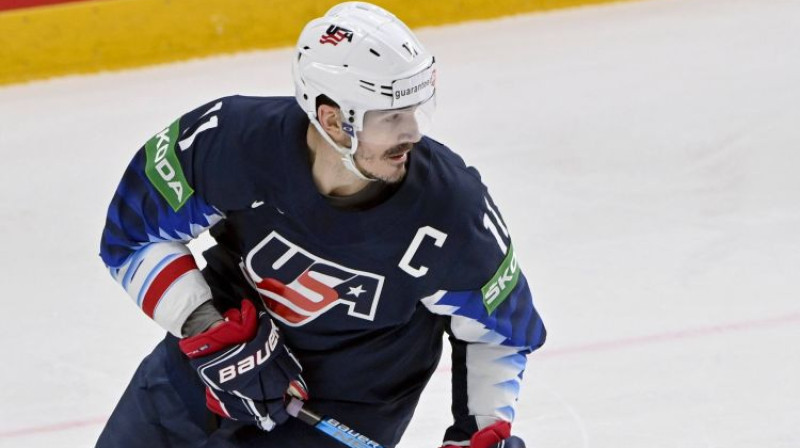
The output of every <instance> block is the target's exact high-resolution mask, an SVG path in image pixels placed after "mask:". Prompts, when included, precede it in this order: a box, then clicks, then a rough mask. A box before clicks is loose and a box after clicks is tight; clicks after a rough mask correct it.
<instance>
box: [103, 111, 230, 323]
mask: <svg viewBox="0 0 800 448" xmlns="http://www.w3.org/2000/svg"><path fill="white" fill-rule="evenodd" d="M223 102H224V100H220V101H217V102H212V103H210V104H208V105H206V106H203V107H201V108H198V109H197V110H195V111H192V112H190V113H188V114H186V115H184V116H182V117H181V118H179V119H178V120H176V121H175V122H173V123H171V124H170V125H169V126H167V127H165V128H164V129H162V130H161V131H159V132H158V133H156V135H155V136H153V137H152V138H151V139H150V140H148V141H147V143H145V145H144V146H143V147H142V148H140V149H139V151H138V152H137V153H136V154H135V156H134V157H133V160H132V161H131V162H130V164H129V165H128V167H127V169H126V171H125V173H124V175H123V176H122V180H121V181H120V183H119V186H118V187H117V189H116V191H115V193H114V197H113V199H112V200H111V204H110V205H109V208H108V215H107V217H106V224H105V227H104V229H103V234H102V240H101V243H100V256H101V258H102V260H103V262H104V263H105V264H106V266H107V267H108V269H109V271H110V272H111V275H112V276H113V277H114V279H115V280H116V281H117V282H118V283H120V285H122V287H123V288H124V289H125V290H126V291H127V293H128V295H130V297H131V298H132V299H133V301H134V302H135V303H136V305H137V306H139V308H140V309H141V310H142V311H143V312H144V313H145V314H147V315H148V316H149V317H150V318H152V319H153V320H155V321H156V322H157V323H158V324H159V325H160V326H162V327H163V328H165V329H166V330H167V331H169V332H170V333H172V334H174V335H176V336H178V337H181V336H183V334H182V326H183V324H184V322H185V321H186V319H187V318H188V317H189V315H190V314H191V313H192V312H193V311H194V310H195V309H196V308H198V307H199V306H200V305H201V304H203V303H205V302H207V301H209V300H211V291H210V289H209V287H208V285H207V284H206V282H205V280H203V276H202V275H201V274H200V271H199V270H198V269H197V264H196V263H195V259H194V257H193V255H192V254H191V252H190V251H189V249H188V248H187V247H186V243H187V242H189V241H190V240H191V239H193V238H196V237H197V236H198V235H199V234H200V233H201V232H203V231H204V230H205V229H207V228H208V227H210V226H212V225H213V224H214V223H216V222H217V221H219V220H220V219H222V218H223V213H222V212H221V211H220V210H219V209H218V208H217V207H215V206H214V205H212V204H210V203H209V201H208V200H206V199H205V195H203V194H202V193H203V192H202V191H199V190H201V189H202V188H201V187H204V186H205V185H206V183H207V182H206V183H204V179H203V178H202V177H203V176H209V175H211V173H210V172H209V170H206V169H204V164H203V161H204V160H206V159H207V158H208V154H211V153H213V152H214V151H218V148H217V147H218V146H219V145H221V144H222V143H221V135H220V134H221V124H222V123H221V121H222V120H221V119H220V114H221V110H222V108H223V107H224V106H223Z"/></svg>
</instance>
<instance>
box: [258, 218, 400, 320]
mask: <svg viewBox="0 0 800 448" xmlns="http://www.w3.org/2000/svg"><path fill="white" fill-rule="evenodd" d="M245 270H246V271H247V274H248V276H249V278H250V279H251V280H252V282H253V283H254V286H255V288H256V289H257V290H258V292H259V293H260V294H261V296H262V299H263V300H264V303H265V304H266V305H267V307H268V308H269V310H270V311H271V314H272V315H273V316H274V317H275V318H277V319H279V320H281V321H282V322H284V323H285V324H287V325H290V326H302V325H305V324H307V323H308V322H311V321H312V320H314V319H316V318H317V317H319V316H321V315H322V314H324V313H326V312H328V311H329V310H331V309H332V308H333V307H335V306H337V305H343V306H346V307H347V314H348V315H349V316H352V317H355V318H358V319H364V320H368V321H373V320H374V318H375V312H376V310H377V308H378V302H379V301H380V297H381V290H382V289H383V283H384V277H383V276H381V275H377V274H373V273H371V272H365V271H359V270H356V269H351V268H348V267H345V266H342V265H340V264H337V263H334V262H332V261H329V260H326V259H324V258H322V257H318V256H316V255H314V254H312V253H310V252H308V251H307V250H305V249H303V248H302V247H300V246H299V245H297V244H295V243H292V242H291V241H289V240H288V239H286V238H285V237H283V236H281V235H280V234H278V233H277V232H275V231H273V232H271V233H270V234H269V235H268V236H267V237H266V238H264V240H262V241H261V242H260V243H259V244H258V245H256V246H255V247H254V248H253V250H251V251H250V253H249V254H248V255H247V257H246V259H245Z"/></svg>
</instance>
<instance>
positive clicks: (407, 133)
mask: <svg viewBox="0 0 800 448" xmlns="http://www.w3.org/2000/svg"><path fill="white" fill-rule="evenodd" d="M435 109H436V94H435V93H434V94H432V95H431V96H430V97H429V98H428V99H426V100H423V101H422V102H420V103H417V104H413V105H410V106H406V107H402V108H399V109H386V110H370V111H367V112H366V113H365V114H364V122H363V126H362V130H361V131H358V132H357V137H358V140H359V141H360V142H363V143H365V144H368V145H379V146H394V145H398V144H401V143H408V142H411V143H416V142H418V141H419V140H420V139H421V138H422V136H423V135H425V134H426V133H427V132H428V131H429V130H430V128H431V125H432V123H433V113H434V111H435Z"/></svg>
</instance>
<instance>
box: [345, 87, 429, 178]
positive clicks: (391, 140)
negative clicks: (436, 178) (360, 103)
mask: <svg viewBox="0 0 800 448" xmlns="http://www.w3.org/2000/svg"><path fill="white" fill-rule="evenodd" d="M428 103H430V104H422V105H416V106H411V107H407V108H404V109H393V110H384V111H369V112H367V113H366V114H364V126H363V128H364V130H363V131H360V132H359V133H358V141H359V143H358V150H357V151H356V154H355V161H356V164H357V165H358V168H359V169H360V170H361V171H362V172H363V173H364V174H366V175H368V176H370V177H373V178H375V179H380V180H382V181H384V182H387V183H396V182H400V181H401V180H403V177H404V176H405V174H406V165H407V162H408V154H409V152H410V151H411V150H412V149H413V147H414V144H415V143H417V142H418V141H420V139H421V138H422V132H421V130H420V127H421V126H422V127H426V125H427V123H429V122H430V115H431V113H432V109H431V108H432V106H433V101H432V100H431V101H429V102H428Z"/></svg>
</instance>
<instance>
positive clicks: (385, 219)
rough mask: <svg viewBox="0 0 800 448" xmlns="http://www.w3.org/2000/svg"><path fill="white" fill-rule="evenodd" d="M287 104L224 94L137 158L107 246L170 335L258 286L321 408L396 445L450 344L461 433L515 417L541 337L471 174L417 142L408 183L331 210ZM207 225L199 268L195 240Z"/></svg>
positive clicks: (455, 432) (511, 257)
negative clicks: (361, 418)
mask: <svg viewBox="0 0 800 448" xmlns="http://www.w3.org/2000/svg"><path fill="white" fill-rule="evenodd" d="M308 126H309V122H308V118H307V117H306V115H305V114H304V113H303V112H302V110H301V109H300V108H299V107H298V106H297V104H296V102H295V100H294V98H249V97H228V98H223V99H220V100H217V101H213V102H211V103H209V104H207V105H205V106H203V107H201V108H199V109H197V110H195V111H193V112H190V113H188V114H186V115H184V116H183V117H181V118H180V119H179V120H177V121H176V122H175V123H173V124H172V125H170V126H168V127H167V128H165V129H164V130H163V131H161V132H159V133H158V134H156V136H154V137H153V138H152V139H151V140H150V141H148V142H147V143H146V144H145V146H144V147H143V148H142V149H141V150H140V151H139V152H138V153H137V154H136V156H135V157H134V159H133V161H132V162H131V164H130V166H129V167H128V170H127V171H126V173H125V175H124V176H123V179H122V182H121V183H120V186H119V188H118V189H117V192H116V194H115V196H114V198H113V200H112V203H111V206H110V208H109V214H108V219H107V225H106V228H105V229H104V232H103V240H102V244H101V256H102V258H103V261H104V262H105V263H106V265H107V266H108V267H109V268H110V270H111V272H112V275H113V276H114V277H115V279H117V281H119V282H120V283H121V284H122V285H123V287H124V288H125V289H126V290H127V291H128V292H129V294H130V295H131V296H132V297H133V299H134V300H135V301H136V303H137V304H138V305H139V306H140V307H141V308H142V309H143V311H144V312H145V313H147V314H148V315H149V316H150V317H152V318H153V319H154V320H156V321H157V322H158V323H159V324H161V325H162V326H163V327H164V328H166V329H167V330H169V331H170V332H172V333H173V334H175V335H177V336H181V334H180V328H181V325H182V324H183V322H184V321H185V320H186V318H187V316H188V315H189V314H190V313H191V312H192V310H194V309H195V308H196V307H197V306H198V305H199V304H201V303H203V302H205V301H207V300H210V299H213V300H214V301H215V304H216V305H217V307H218V308H222V309H224V308H226V307H230V306H237V303H238V301H240V300H241V299H242V296H243V295H247V296H253V297H250V298H251V299H253V300H256V301H258V302H261V303H263V304H264V305H265V307H266V309H268V310H269V312H270V314H271V315H272V317H273V319H274V320H275V321H276V322H278V324H279V325H280V327H281V329H282V331H283V332H284V334H285V335H286V340H287V343H288V345H289V346H290V347H291V348H292V349H293V350H294V352H295V354H296V355H297V357H298V358H299V359H300V362H301V363H302V365H303V367H304V373H303V376H304V378H305V379H306V381H307V383H308V385H309V390H310V393H311V396H312V398H313V400H315V401H316V402H325V403H333V404H334V405H332V408H334V409H335V403H341V404H344V403H346V404H347V406H350V407H352V406H356V407H360V408H362V409H363V411H364V413H368V414H369V416H370V419H369V420H370V421H369V422H368V423H364V425H363V426H362V427H359V426H357V425H356V424H354V425H353V426H356V427H357V428H358V429H359V431H361V432H364V433H365V434H369V435H370V436H372V437H373V438H375V439H376V440H378V441H380V442H383V443H385V444H387V445H394V444H396V443H397V441H398V440H399V437H400V435H401V434H402V431H403V429H404V428H405V425H406V424H407V423H408V421H409V419H410V417H411V414H412V412H413V409H414V407H415V406H416V403H417V400H418V398H419V395H420V393H421V391H422V388H423V387H424V385H425V384H426V383H427V381H428V379H429V378H430V375H431V374H432V373H433V371H434V369H435V368H436V364H437V362H438V359H439V355H440V352H441V341H442V335H443V333H444V332H447V333H448V334H449V335H450V338H451V342H452V345H453V362H454V364H453V372H454V378H453V384H454V389H453V391H454V394H453V400H454V406H453V411H454V418H455V424H454V425H453V427H451V428H450V429H449V430H448V434H447V435H446V438H447V439H448V440H451V441H461V440H466V439H468V438H469V435H470V434H471V433H472V432H474V431H475V430H476V429H477V428H480V427H484V426H486V425H487V424H490V423H491V422H493V421H495V420H497V419H503V420H508V421H511V420H512V419H513V417H514V408H515V404H516V400H517V396H518V394H519V380H520V378H521V375H522V372H523V371H524V368H525V364H526V357H525V356H526V355H527V354H528V353H530V352H531V351H532V350H535V349H536V348H538V347H539V346H540V345H541V344H542V343H543V342H544V338H545V331H544V327H543V326H542V322H541V319H540V318H539V316H538V314H537V312H536V310H535V309H534V306H533V302H532V296H531V292H530V288H529V286H528V283H527V281H526V279H525V276H524V275H523V274H522V272H521V270H520V267H519V266H518V264H517V260H516V257H515V253H514V247H513V244H512V242H511V239H510V236H509V232H508V229H507V228H506V226H505V224H504V223H503V220H502V217H501V215H500V213H499V211H498V210H497V207H496V206H495V204H494V203H493V201H492V199H491V197H490V196H489V194H488V192H487V189H486V187H485V186H484V185H483V184H482V183H481V180H480V176H479V175H478V173H477V171H476V170H475V169H473V168H470V167H467V166H466V165H465V164H464V162H463V160H462V159H461V158H460V157H459V156H457V155H456V154H455V153H453V152H452V151H450V150H449V149H448V148H447V147H445V146H444V145H442V144H440V143H438V142H436V141H435V140H432V139H429V138H423V139H422V141H420V142H419V143H417V144H416V145H415V147H414V149H413V150H412V151H411V153H410V156H409V162H408V164H409V165H408V174H407V176H406V178H405V179H404V181H403V182H402V184H401V185H400V186H399V188H397V189H396V191H395V192H394V193H393V194H392V195H391V196H390V197H389V198H387V199H386V200H385V201H383V202H382V203H380V204H378V205H376V206H374V207H371V208H369V209H368V210H360V211H359V210H342V209H340V208H336V207H334V206H332V205H331V204H330V203H329V201H328V200H326V198H325V197H324V196H323V195H321V194H320V193H319V191H318V190H317V189H316V187H315V184H314V181H313V179H312V174H311V169H310V166H311V164H310V160H309V158H308V153H309V150H308V147H307V145H306V133H307V131H308ZM212 226H214V232H213V234H214V235H215V236H217V237H218V239H219V241H220V245H219V247H215V248H213V249H212V250H211V251H209V256H208V257H207V258H208V260H209V267H208V268H207V271H209V272H207V273H206V276H205V277H203V275H202V274H201V273H200V272H199V271H198V270H197V267H196V264H195V263H194V259H193V256H192V254H191V253H190V252H189V250H188V249H187V248H186V247H185V243H186V242H188V241H189V240H191V239H192V238H195V237H196V236H197V235H199V233H200V232H202V231H203V230H205V229H207V228H209V227H212Z"/></svg>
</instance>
